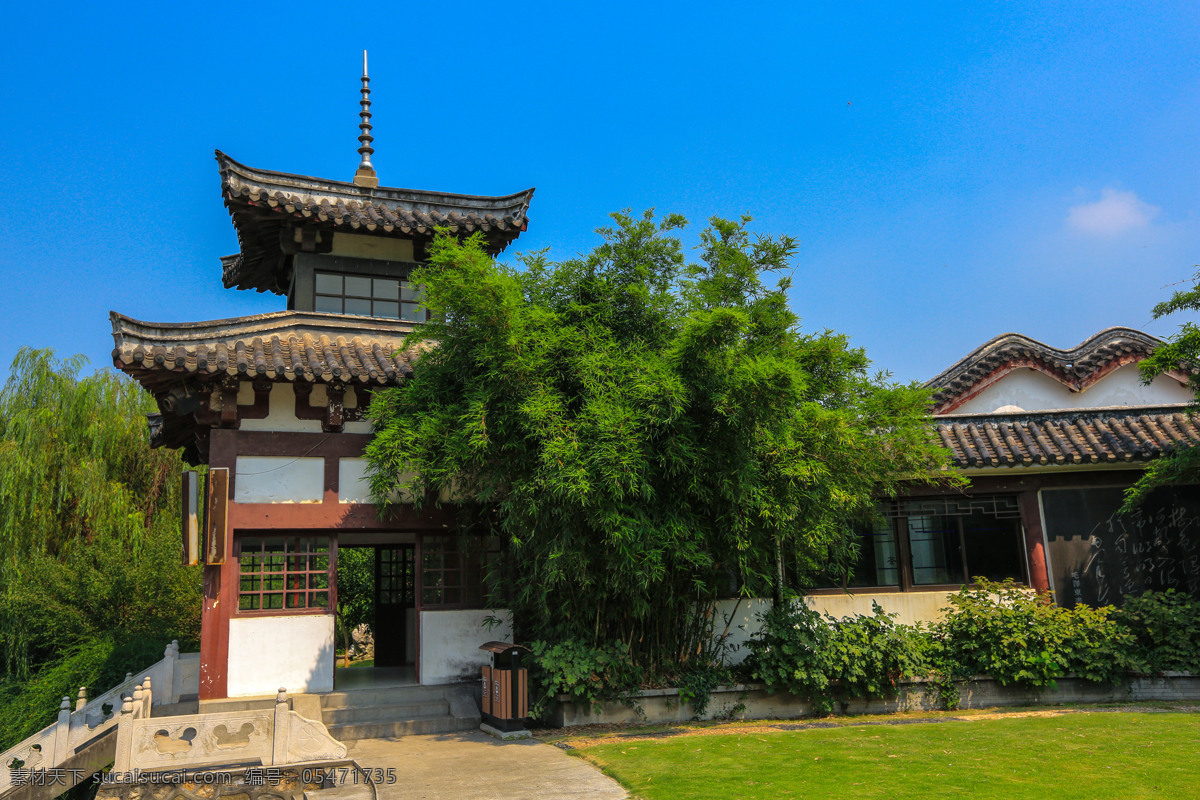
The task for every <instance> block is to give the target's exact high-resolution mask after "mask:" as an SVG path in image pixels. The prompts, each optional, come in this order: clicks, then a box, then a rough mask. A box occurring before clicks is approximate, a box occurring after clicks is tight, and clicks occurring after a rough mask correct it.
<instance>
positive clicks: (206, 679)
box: [199, 430, 237, 700]
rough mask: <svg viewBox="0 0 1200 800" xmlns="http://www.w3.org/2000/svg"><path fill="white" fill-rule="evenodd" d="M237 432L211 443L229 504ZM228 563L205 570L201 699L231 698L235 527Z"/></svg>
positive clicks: (218, 435) (216, 434)
mask: <svg viewBox="0 0 1200 800" xmlns="http://www.w3.org/2000/svg"><path fill="white" fill-rule="evenodd" d="M234 437H235V433H234V431H229V430H214V431H213V432H212V438H211V439H210V440H209V460H208V464H209V467H225V468H227V469H228V470H229V488H228V497H227V501H228V502H229V503H232V502H233V490H234V473H235V471H236V469H237V448H236V444H235V438H234ZM226 537H227V538H226V541H225V563H224V564H215V565H214V564H209V565H205V567H204V595H203V606H202V608H201V612H200V692H199V696H200V699H201V700H220V699H222V698H225V697H228V696H229V680H228V676H229V616H230V612H231V611H232V609H233V605H232V604H233V603H236V602H237V559H236V558H235V557H234V552H233V530H232V526H230V527H229V529H228V530H227V531H226Z"/></svg>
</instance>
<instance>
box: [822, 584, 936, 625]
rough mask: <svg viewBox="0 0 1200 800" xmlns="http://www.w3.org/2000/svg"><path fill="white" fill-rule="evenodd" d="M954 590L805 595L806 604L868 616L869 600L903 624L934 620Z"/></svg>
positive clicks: (836, 614)
mask: <svg viewBox="0 0 1200 800" xmlns="http://www.w3.org/2000/svg"><path fill="white" fill-rule="evenodd" d="M952 594H954V592H881V593H880V594H869V593H863V594H810V595H808V596H807V597H805V598H804V602H805V603H807V604H808V607H809V608H811V609H814V610H816V611H819V612H820V613H822V614H829V615H830V616H832V617H837V618H839V619H840V618H842V617H852V616H856V615H860V614H861V615H863V616H867V615H870V614H871V613H872V611H871V603H872V601H874V602H876V603H879V605H880V606H881V607H882V608H883V610H884V611H886V612H887V613H889V614H898V615H899V616H898V617H897V619H896V621H897V622H901V623H903V624H905V625H915V624H916V623H918V622H933V621H935V620H939V619H941V618H942V616H943V614H942V609H944V608H946V607H947V606H949V605H950V596H951V595H952Z"/></svg>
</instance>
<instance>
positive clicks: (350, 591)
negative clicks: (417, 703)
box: [334, 543, 418, 690]
mask: <svg viewBox="0 0 1200 800" xmlns="http://www.w3.org/2000/svg"><path fill="white" fill-rule="evenodd" d="M339 544H340V543H339ZM416 580H417V575H416V548H415V546H414V545H413V544H411V543H388V544H376V545H341V546H339V548H338V561H337V587H338V594H337V606H338V608H337V611H338V628H339V637H338V646H339V648H344V650H343V652H342V654H341V655H339V656H338V659H337V664H336V668H335V671H334V685H335V688H336V689H339V690H342V689H352V688H358V687H363V688H365V687H378V686H384V685H405V684H412V683H416V678H417V675H416V661H417V646H418V642H417V609H416V595H417V586H416Z"/></svg>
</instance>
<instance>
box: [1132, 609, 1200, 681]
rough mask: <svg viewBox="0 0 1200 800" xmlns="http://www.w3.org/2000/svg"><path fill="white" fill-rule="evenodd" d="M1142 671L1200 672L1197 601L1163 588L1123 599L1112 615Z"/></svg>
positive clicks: (1199, 618)
mask: <svg viewBox="0 0 1200 800" xmlns="http://www.w3.org/2000/svg"><path fill="white" fill-rule="evenodd" d="M1113 618H1114V619H1115V621H1116V622H1117V623H1118V624H1119V625H1121V626H1122V627H1123V628H1124V629H1125V630H1127V631H1128V632H1129V635H1130V637H1131V639H1133V642H1132V644H1131V649H1132V651H1133V655H1134V658H1135V659H1136V660H1138V661H1140V662H1141V664H1142V665H1143V669H1142V670H1140V671H1143V672H1165V671H1167V670H1174V671H1180V672H1200V601H1197V600H1196V599H1195V598H1193V597H1191V596H1190V595H1187V594H1183V593H1182V592H1177V591H1175V590H1174V589H1167V590H1166V591H1165V592H1146V593H1145V594H1143V595H1141V596H1139V597H1131V598H1128V599H1126V601H1125V604H1124V606H1122V607H1121V609H1120V610H1118V611H1116V612H1115V613H1114V615H1113Z"/></svg>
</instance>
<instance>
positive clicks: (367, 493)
mask: <svg viewBox="0 0 1200 800" xmlns="http://www.w3.org/2000/svg"><path fill="white" fill-rule="evenodd" d="M400 477H401V480H407V479H408V477H409V473H407V472H406V473H404V474H403V475H401V476H400ZM390 499H391V501H392V502H393V503H411V502H412V494H410V493H409V492H394V493H393V494H392V496H391V498H390ZM338 502H339V503H370V502H371V481H370V479H369V478H368V477H367V460H366V459H365V458H340V459H338Z"/></svg>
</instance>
